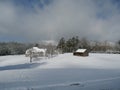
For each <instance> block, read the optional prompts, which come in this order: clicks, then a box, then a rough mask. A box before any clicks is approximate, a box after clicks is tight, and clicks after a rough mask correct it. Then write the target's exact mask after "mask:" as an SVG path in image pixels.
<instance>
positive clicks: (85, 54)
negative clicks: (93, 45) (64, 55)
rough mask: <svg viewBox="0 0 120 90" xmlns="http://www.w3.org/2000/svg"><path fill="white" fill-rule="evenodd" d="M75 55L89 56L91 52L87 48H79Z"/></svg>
mask: <svg viewBox="0 0 120 90" xmlns="http://www.w3.org/2000/svg"><path fill="white" fill-rule="evenodd" d="M73 55H75V56H89V52H88V50H87V49H78V50H76V51H75V52H74V53H73Z"/></svg>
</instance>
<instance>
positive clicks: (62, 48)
mask: <svg viewBox="0 0 120 90" xmlns="http://www.w3.org/2000/svg"><path fill="white" fill-rule="evenodd" d="M57 48H58V49H60V50H62V52H65V39H64V37H62V38H61V39H60V41H59V43H58V46H57Z"/></svg>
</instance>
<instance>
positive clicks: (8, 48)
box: [0, 42, 33, 56]
mask: <svg viewBox="0 0 120 90" xmlns="http://www.w3.org/2000/svg"><path fill="white" fill-rule="evenodd" d="M32 46H33V44H25V43H18V42H0V56H4V55H19V54H25V51H26V49H28V48H30V47H32Z"/></svg>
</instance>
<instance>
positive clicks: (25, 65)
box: [0, 53, 120, 90]
mask: <svg viewBox="0 0 120 90" xmlns="http://www.w3.org/2000/svg"><path fill="white" fill-rule="evenodd" d="M0 90H120V54H92V53H91V54H90V55H89V56H88V57H78V56H73V55H72V53H66V54H61V55H58V56H57V57H54V58H50V59H47V58H39V59H34V61H33V63H29V58H27V57H25V56H24V55H16V56H0Z"/></svg>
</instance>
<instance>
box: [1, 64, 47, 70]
mask: <svg viewBox="0 0 120 90" xmlns="http://www.w3.org/2000/svg"><path fill="white" fill-rule="evenodd" d="M44 64H46V63H45V62H42V63H25V64H18V65H9V66H3V67H0V71H3V70H16V69H30V68H36V67H38V66H40V65H44Z"/></svg>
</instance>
